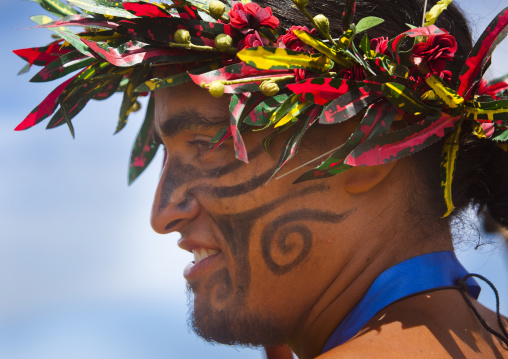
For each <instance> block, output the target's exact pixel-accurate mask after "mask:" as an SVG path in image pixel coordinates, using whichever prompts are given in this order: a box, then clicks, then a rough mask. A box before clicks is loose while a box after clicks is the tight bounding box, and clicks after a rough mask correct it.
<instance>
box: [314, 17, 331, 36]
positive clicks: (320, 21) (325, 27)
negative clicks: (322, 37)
mask: <svg viewBox="0 0 508 359" xmlns="http://www.w3.org/2000/svg"><path fill="white" fill-rule="evenodd" d="M314 21H315V22H316V25H317V26H318V27H319V29H320V30H321V31H322V32H323V33H325V34H328V33H329V32H330V21H328V18H327V17H326V16H324V15H321V14H319V15H316V16H314Z"/></svg>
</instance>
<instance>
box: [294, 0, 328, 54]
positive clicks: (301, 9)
mask: <svg viewBox="0 0 508 359" xmlns="http://www.w3.org/2000/svg"><path fill="white" fill-rule="evenodd" d="M298 9H300V11H301V12H302V13H303V14H304V15H305V16H306V17H307V19H309V20H310V22H311V23H312V26H314V28H315V29H316V30H317V31H319V33H320V34H321V35H323V36H324V37H325V38H327V39H328V41H330V42H331V43H332V44H333V46H335V47H337V43H336V42H335V41H334V40H333V39H332V37H331V36H330V34H329V33H328V34H327V33H325V32H324V31H323V30H321V28H320V27H319V26H318V25H317V24H316V21H315V20H314V18H313V17H312V15H311V14H310V13H309V12H308V11H307V9H306V8H304V7H298Z"/></svg>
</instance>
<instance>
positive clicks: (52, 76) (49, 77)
mask: <svg viewBox="0 0 508 359" xmlns="http://www.w3.org/2000/svg"><path fill="white" fill-rule="evenodd" d="M94 61H97V60H96V59H94V58H92V57H85V56H83V54H81V53H80V52H79V51H72V52H69V53H68V54H65V55H62V56H60V57H59V58H58V59H56V60H54V61H53V62H51V63H49V64H48V65H47V66H46V67H44V68H43V69H42V70H41V71H39V72H38V73H37V74H36V75H35V76H34V77H32V79H31V80H30V82H46V81H53V80H56V79H59V78H61V77H64V76H66V75H68V74H70V73H71V72H74V71H76V70H79V69H82V68H83V67H87V66H89V65H91V64H93V63H94Z"/></svg>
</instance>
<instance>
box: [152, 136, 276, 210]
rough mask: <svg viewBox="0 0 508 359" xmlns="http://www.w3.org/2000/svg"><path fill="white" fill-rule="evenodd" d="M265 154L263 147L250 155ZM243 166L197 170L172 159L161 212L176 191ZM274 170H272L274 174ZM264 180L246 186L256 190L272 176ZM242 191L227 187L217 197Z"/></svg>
mask: <svg viewBox="0 0 508 359" xmlns="http://www.w3.org/2000/svg"><path fill="white" fill-rule="evenodd" d="M263 152H264V149H263V146H258V147H256V148H254V149H253V150H252V151H251V153H250V154H249V155H250V158H251V160H253V159H255V158H257V157H259V156H260V155H261V154H262V153H263ZM243 165H245V163H243V162H242V161H239V160H234V161H233V162H231V163H228V164H226V165H224V166H221V167H217V168H213V169H209V170H204V169H200V168H196V167H194V166H192V165H188V164H184V163H182V162H181V161H180V159H179V158H177V157H175V158H172V159H171V160H170V162H169V163H167V164H166V166H168V167H169V169H170V170H171V172H169V173H167V175H166V176H165V177H164V179H163V180H162V191H161V195H160V198H159V207H158V209H159V211H160V210H162V209H164V208H165V207H166V206H167V205H168V203H169V201H170V199H171V197H172V196H173V193H174V191H175V190H176V189H177V188H179V187H180V186H182V185H183V184H186V183H190V182H193V181H196V180H201V179H207V178H221V177H223V176H225V175H228V174H230V173H232V172H235V171H236V170H238V169H239V168H240V167H241V166H243ZM274 169H275V168H274ZM274 169H272V173H273V171H274ZM265 176H266V174H265ZM264 178H265V177H263V178H260V179H259V180H257V181H254V182H255V183H251V184H250V185H244V186H247V187H250V188H251V189H250V190H254V189H255V188H257V187H260V186H261V185H263V184H264V183H265V182H266V181H267V180H268V179H269V178H270V176H268V177H266V179H264ZM207 188H209V187H207V186H196V188H195V190H196V191H201V192H203V191H207ZM218 188H220V187H218ZM242 191H243V192H244V191H245V189H243V188H240V187H238V188H236V189H235V188H227V187H225V188H224V189H223V190H220V189H219V190H216V193H215V195H216V196H220V195H221V192H222V193H223V196H224V197H233V196H237V195H239V194H241V193H243V192H242Z"/></svg>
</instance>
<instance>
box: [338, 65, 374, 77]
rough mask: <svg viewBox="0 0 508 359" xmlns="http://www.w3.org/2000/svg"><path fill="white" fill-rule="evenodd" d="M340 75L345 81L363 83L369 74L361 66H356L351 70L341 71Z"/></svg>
mask: <svg viewBox="0 0 508 359" xmlns="http://www.w3.org/2000/svg"><path fill="white" fill-rule="evenodd" d="M339 75H340V76H342V77H343V78H344V80H355V81H363V80H365V79H366V78H367V73H366V72H365V69H364V68H363V66H362V65H360V64H354V66H353V67H352V68H350V69H340V71H339Z"/></svg>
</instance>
